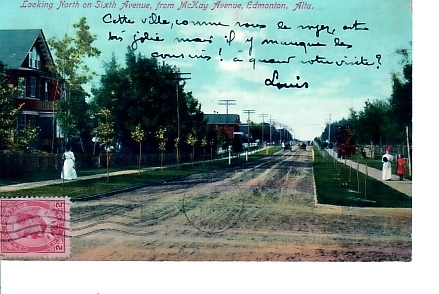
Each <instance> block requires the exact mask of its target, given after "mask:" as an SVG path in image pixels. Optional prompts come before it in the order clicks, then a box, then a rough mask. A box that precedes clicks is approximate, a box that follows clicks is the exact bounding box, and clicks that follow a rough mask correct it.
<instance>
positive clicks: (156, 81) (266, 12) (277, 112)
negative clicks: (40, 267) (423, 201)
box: [0, 0, 414, 293]
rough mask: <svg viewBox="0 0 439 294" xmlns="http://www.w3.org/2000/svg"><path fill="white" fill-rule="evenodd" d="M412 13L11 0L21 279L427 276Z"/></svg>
mask: <svg viewBox="0 0 439 294" xmlns="http://www.w3.org/2000/svg"><path fill="white" fill-rule="evenodd" d="M412 13H413V3H412V1H410V0H391V1H378V0H372V1H370V0H369V1H365V0H358V1H345V0H336V1H324V0H315V1H309V2H308V1H297V2H291V1H284V2H278V1H260V0H258V1H247V0H229V1H222V0H221V1H219V0H208V1H175V0H170V1H162V0H160V1H158V0H151V1H148V0H146V1H144V0H105V1H100V0H91V1H90V0H66V1H64V0H13V1H4V2H2V3H1V9H0V19H1V21H0V71H1V84H0V95H1V96H0V99H1V100H0V111H1V113H0V122H1V123H0V197H1V198H0V203H1V222H2V223H1V226H2V231H1V251H0V260H1V262H2V264H11V263H12V264H17V263H18V264H20V263H21V262H25V261H28V260H32V264H33V262H35V260H37V261H44V262H54V261H56V262H58V261H62V262H64V263H65V264H69V263H70V262H71V261H83V262H97V261H115V262H120V261H133V262H140V261H142V262H145V261H148V262H152V261H167V262H180V261H193V262H200V261H204V262H205V261H208V262H257V261H268V262H280V261H282V262H301V263H303V262H310V261H312V262H321V263H325V262H344V261H348V262H403V263H410V262H413V248H412V197H413V195H412V194H413V193H412V177H413V168H412V167H413V161H414V160H413V156H412V153H413V147H412V146H413V140H412V134H413V125H412ZM85 264H87V263H85ZM91 264H93V266H94V265H97V264H100V263H91ZM116 264H119V263H116ZM148 264H150V263H148ZM11 266H12V265H11ZM2 274H4V271H3V270H2ZM72 289H73V288H72ZM102 289H103V288H101V290H99V289H98V288H97V289H96V291H95V290H93V291H94V292H90V293H97V292H99V291H101V292H100V293H113V292H111V291H112V290H111V289H108V291H110V292H105V291H103V290H102ZM113 290H114V289H113ZM47 293H49V292H47Z"/></svg>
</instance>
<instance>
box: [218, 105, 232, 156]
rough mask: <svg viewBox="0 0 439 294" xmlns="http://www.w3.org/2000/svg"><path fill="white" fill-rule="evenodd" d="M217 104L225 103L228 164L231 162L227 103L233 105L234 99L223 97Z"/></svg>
mask: <svg viewBox="0 0 439 294" xmlns="http://www.w3.org/2000/svg"><path fill="white" fill-rule="evenodd" d="M218 101H219V103H218V104H219V105H225V106H226V135H227V150H228V151H229V164H230V163H231V159H232V157H231V154H230V146H229V130H228V129H229V105H235V101H236V100H232V99H224V100H218ZM232 139H233V132H232Z"/></svg>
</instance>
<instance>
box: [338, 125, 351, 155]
mask: <svg viewBox="0 0 439 294" xmlns="http://www.w3.org/2000/svg"><path fill="white" fill-rule="evenodd" d="M335 144H336V146H337V152H338V154H339V155H341V156H342V157H343V158H346V157H351V156H352V155H354V154H355V151H356V145H355V138H354V133H353V132H352V131H351V129H350V127H349V126H339V127H338V129H337V134H336V136H335Z"/></svg>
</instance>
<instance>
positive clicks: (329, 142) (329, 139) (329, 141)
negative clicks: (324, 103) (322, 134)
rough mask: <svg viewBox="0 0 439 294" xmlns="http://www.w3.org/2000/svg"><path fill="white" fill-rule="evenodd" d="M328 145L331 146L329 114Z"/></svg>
mask: <svg viewBox="0 0 439 294" xmlns="http://www.w3.org/2000/svg"><path fill="white" fill-rule="evenodd" d="M328 144H329V145H331V114H329V130H328Z"/></svg>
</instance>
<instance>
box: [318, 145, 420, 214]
mask: <svg viewBox="0 0 439 294" xmlns="http://www.w3.org/2000/svg"><path fill="white" fill-rule="evenodd" d="M314 151H315V155H314V163H313V167H314V178H315V183H316V191H317V201H318V203H321V204H332V205H342V206H356V207H411V206H412V198H411V197H409V196H407V195H405V194H403V193H401V192H399V191H396V190H394V189H392V188H390V187H389V186H387V185H385V184H383V183H382V182H381V181H378V180H376V179H373V178H371V177H367V176H366V175H364V174H363V173H360V172H359V173H357V172H356V170H355V169H353V168H349V167H347V166H345V165H344V164H342V163H340V162H339V161H337V160H335V159H334V158H332V157H331V156H329V155H326V156H325V153H326V152H325V151H320V150H318V148H314ZM322 152H325V153H322ZM354 160H355V159H354ZM360 163H364V162H361V160H360ZM367 163H368V166H372V167H373V164H372V165H371V164H370V161H368V162H367ZM380 166H381V165H380ZM377 168H379V167H377Z"/></svg>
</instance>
